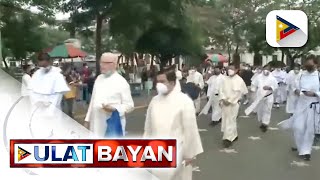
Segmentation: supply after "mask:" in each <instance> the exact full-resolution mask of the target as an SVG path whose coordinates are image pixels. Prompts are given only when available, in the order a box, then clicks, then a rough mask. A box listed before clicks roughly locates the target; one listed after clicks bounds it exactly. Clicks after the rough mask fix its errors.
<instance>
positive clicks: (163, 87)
mask: <svg viewBox="0 0 320 180" xmlns="http://www.w3.org/2000/svg"><path fill="white" fill-rule="evenodd" d="M156 88H157V92H158V94H159V95H165V94H167V93H168V87H167V86H166V85H164V84H163V83H157V86H156Z"/></svg>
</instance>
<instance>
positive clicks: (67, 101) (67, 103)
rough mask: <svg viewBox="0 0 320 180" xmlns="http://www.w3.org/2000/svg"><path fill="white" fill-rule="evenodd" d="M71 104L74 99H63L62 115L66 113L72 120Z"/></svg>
mask: <svg viewBox="0 0 320 180" xmlns="http://www.w3.org/2000/svg"><path fill="white" fill-rule="evenodd" d="M73 104H74V98H70V99H64V108H63V109H64V111H63V112H64V113H66V114H67V115H68V116H69V117H71V118H73Z"/></svg>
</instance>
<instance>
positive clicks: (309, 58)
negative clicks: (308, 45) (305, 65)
mask: <svg viewBox="0 0 320 180" xmlns="http://www.w3.org/2000/svg"><path fill="white" fill-rule="evenodd" d="M310 60H312V61H313V63H314V64H318V60H317V57H316V56H315V55H313V54H311V55H309V56H308V57H307V58H306V62H307V61H310Z"/></svg>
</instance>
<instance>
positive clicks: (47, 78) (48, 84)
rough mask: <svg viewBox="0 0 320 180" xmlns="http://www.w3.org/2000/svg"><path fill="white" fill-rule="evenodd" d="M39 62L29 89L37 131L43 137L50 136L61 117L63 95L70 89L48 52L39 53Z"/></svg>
mask: <svg viewBox="0 0 320 180" xmlns="http://www.w3.org/2000/svg"><path fill="white" fill-rule="evenodd" d="M38 64H39V67H40V69H39V70H37V71H36V72H35V73H34V74H33V76H32V78H31V80H30V84H29V86H28V89H29V93H30V101H31V104H32V113H35V114H36V115H37V116H34V119H35V121H34V123H33V124H34V125H35V126H36V127H34V129H35V132H37V133H36V134H37V135H40V136H42V137H48V136H50V135H51V134H52V131H53V129H54V126H55V125H56V123H55V122H56V121H55V119H59V118H60V115H61V114H60V113H61V101H62V98H63V95H64V94H65V93H66V92H68V91H70V89H69V87H68V85H67V82H66V81H65V79H64V77H63V75H62V74H61V73H60V69H59V68H56V67H54V66H52V61H51V58H50V56H49V55H48V54H47V53H42V54H39V56H38ZM32 117H33V116H32ZM36 117H38V118H36Z"/></svg>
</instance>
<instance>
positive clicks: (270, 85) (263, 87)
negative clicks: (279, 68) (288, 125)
mask: <svg viewBox="0 0 320 180" xmlns="http://www.w3.org/2000/svg"><path fill="white" fill-rule="evenodd" d="M270 70H271V67H270V66H269V65H266V66H265V67H263V73H262V74H261V75H259V76H257V77H256V78H255V80H254V81H253V82H252V84H251V90H252V91H253V92H256V94H257V96H256V99H255V101H254V102H253V104H252V105H253V106H255V107H250V106H249V108H251V109H256V110H257V116H258V121H259V122H260V123H261V126H260V129H261V131H262V132H266V131H267V129H268V126H269V124H270V119H271V111H272V105H273V101H274V97H273V92H274V91H275V90H276V89H277V88H278V81H277V80H276V78H275V77H273V76H272V75H271V72H270ZM249 108H248V109H249ZM247 115H248V114H247Z"/></svg>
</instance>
